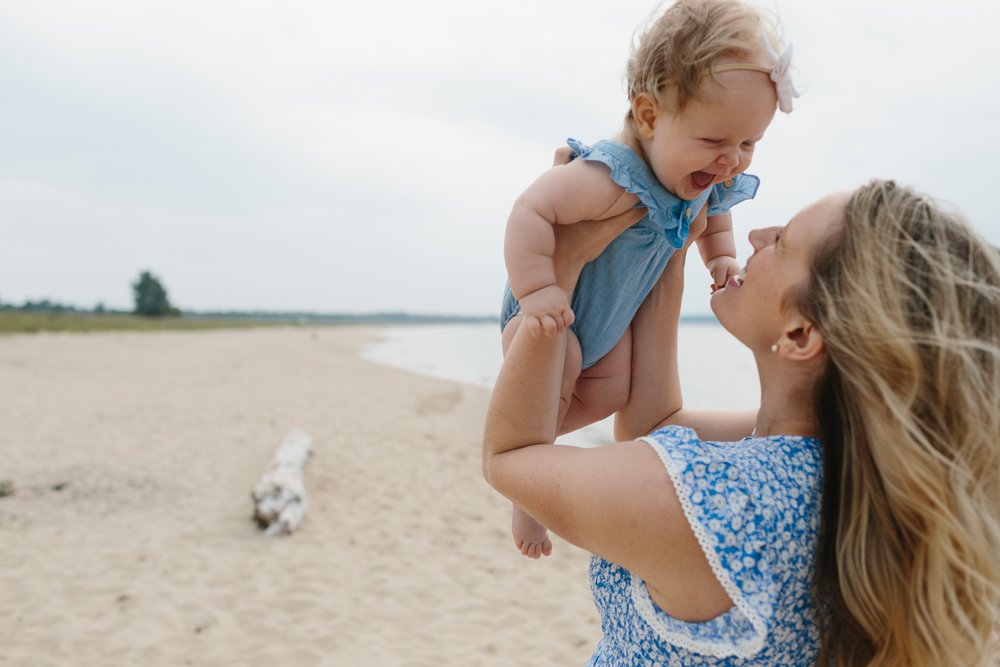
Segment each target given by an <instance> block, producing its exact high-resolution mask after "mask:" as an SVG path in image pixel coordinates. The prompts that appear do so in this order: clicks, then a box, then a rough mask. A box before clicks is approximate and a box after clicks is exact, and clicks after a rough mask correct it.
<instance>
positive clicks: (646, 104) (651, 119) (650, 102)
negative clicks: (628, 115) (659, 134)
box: [632, 93, 660, 139]
mask: <svg viewBox="0 0 1000 667" xmlns="http://www.w3.org/2000/svg"><path fill="white" fill-rule="evenodd" d="M659 115H660V104H659V102H657V101H656V98H655V97H653V96H652V95H650V94H649V93H639V94H638V95H636V96H635V99H634V100H632V119H633V121H634V122H635V129H636V132H637V133H638V134H639V137H640V138H641V139H651V138H652V136H653V128H655V127H656V119H657V118H658V117H659Z"/></svg>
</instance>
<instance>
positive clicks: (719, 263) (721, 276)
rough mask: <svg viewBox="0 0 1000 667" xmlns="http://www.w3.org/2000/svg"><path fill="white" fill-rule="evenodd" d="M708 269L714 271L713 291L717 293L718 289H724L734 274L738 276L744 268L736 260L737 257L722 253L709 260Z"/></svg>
mask: <svg viewBox="0 0 1000 667" xmlns="http://www.w3.org/2000/svg"><path fill="white" fill-rule="evenodd" d="M706 266H707V267H708V270H709V271H710V272H711V273H712V292H713V293H715V291H716V290H719V289H722V288H723V287H725V286H726V283H728V282H729V279H730V278H732V277H733V276H738V275H739V274H740V271H741V270H742V268H741V267H740V265H739V263H738V262H737V261H736V258H735V257H729V256H728V255H720V256H718V257H713V258H712V259H710V260H708V264H706Z"/></svg>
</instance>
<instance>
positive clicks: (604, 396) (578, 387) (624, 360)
mask: <svg viewBox="0 0 1000 667" xmlns="http://www.w3.org/2000/svg"><path fill="white" fill-rule="evenodd" d="M565 379H566V378H565V377H564V378H563V380H564V381H565ZM631 379H632V327H629V328H628V329H626V330H625V334H624V335H623V336H622V338H621V340H619V341H618V342H617V343H615V346H614V347H613V348H611V351H610V352H608V353H607V354H606V355H604V356H603V357H601V359H600V360H599V361H598V362H597V363H596V364H594V365H593V366H591V367H590V368H588V369H586V370H585V371H583V372H582V373H580V375H579V377H578V378H577V380H576V384H575V385H574V387H573V396H572V399H571V400H570V404H569V410H568V411H567V413H566V416H565V418H564V419H563V421H562V425H561V427H560V429H559V433H560V435H561V434H563V433H569V432H570V431H575V430H576V429H578V428H583V427H584V426H588V425H590V424H594V423H596V422H599V421H601V420H602V419H604V418H606V417H610V416H611V415H613V414H614V413H616V412H618V411H619V410H621V409H622V408H623V407H625V404H626V403H628V396H629V389H630V387H631Z"/></svg>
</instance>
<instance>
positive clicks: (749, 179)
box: [708, 174, 760, 216]
mask: <svg viewBox="0 0 1000 667" xmlns="http://www.w3.org/2000/svg"><path fill="white" fill-rule="evenodd" d="M758 187H760V179H759V178H757V177H756V176H752V175H750V174H737V175H736V176H734V177H733V178H730V179H729V180H727V181H724V182H722V183H716V184H715V185H713V186H712V191H711V192H710V193H709V195H708V214H709V215H710V216H711V215H719V214H720V213H725V212H727V211H728V210H729V209H731V208H732V207H734V206H736V205H737V204H739V203H741V202H745V201H746V200H748V199H753V198H754V197H755V196H756V195H757V188H758Z"/></svg>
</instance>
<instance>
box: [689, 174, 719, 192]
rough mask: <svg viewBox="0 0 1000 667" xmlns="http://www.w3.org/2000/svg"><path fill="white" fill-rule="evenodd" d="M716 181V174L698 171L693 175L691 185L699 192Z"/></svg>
mask: <svg viewBox="0 0 1000 667" xmlns="http://www.w3.org/2000/svg"><path fill="white" fill-rule="evenodd" d="M714 180H715V174H710V173H708V172H707V171H696V172H694V173H693V174H691V183H692V184H693V185H694V187H696V188H698V189H699V190H703V189H705V188H707V187H708V186H709V185H711V184H712V181H714Z"/></svg>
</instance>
